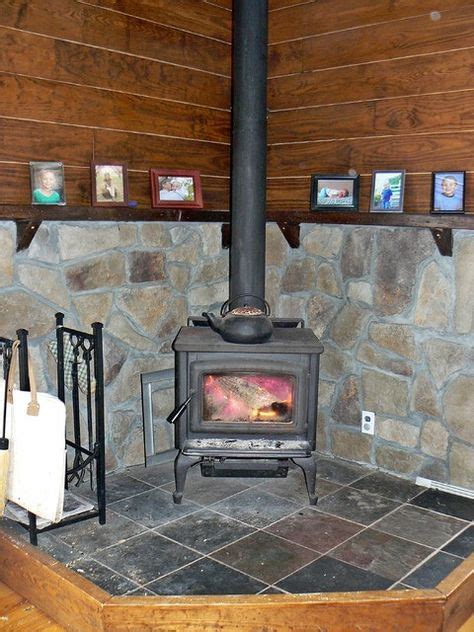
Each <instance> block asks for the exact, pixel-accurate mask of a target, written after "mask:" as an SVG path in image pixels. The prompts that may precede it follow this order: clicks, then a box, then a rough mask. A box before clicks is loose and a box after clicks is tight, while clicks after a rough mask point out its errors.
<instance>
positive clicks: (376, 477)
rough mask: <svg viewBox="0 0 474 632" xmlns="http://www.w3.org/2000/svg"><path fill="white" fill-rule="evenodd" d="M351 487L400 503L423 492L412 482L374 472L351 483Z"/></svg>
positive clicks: (421, 488)
mask: <svg viewBox="0 0 474 632" xmlns="http://www.w3.org/2000/svg"><path fill="white" fill-rule="evenodd" d="M351 487H355V488H356V489H360V490H361V491H363V492H369V493H371V494H377V495H378V496H383V497H384V498H390V500H396V501H398V502H402V503H405V502H407V501H408V500H411V499H412V498H414V497H415V496H417V495H418V494H420V493H421V492H422V491H424V488H423V487H420V486H419V485H415V483H413V482H412V481H406V480H404V479H403V478H397V477H396V476H389V475H388V474H384V473H383V472H374V473H373V474H369V476H364V478H361V479H359V480H357V481H355V482H353V483H351Z"/></svg>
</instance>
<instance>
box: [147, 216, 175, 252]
mask: <svg viewBox="0 0 474 632" xmlns="http://www.w3.org/2000/svg"><path fill="white" fill-rule="evenodd" d="M141 238H142V243H143V245H144V246H146V247H149V248H168V246H171V236H170V226H169V224H167V223H164V222H147V223H145V224H143V226H142V229H141Z"/></svg>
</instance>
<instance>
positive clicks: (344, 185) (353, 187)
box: [311, 173, 359, 211]
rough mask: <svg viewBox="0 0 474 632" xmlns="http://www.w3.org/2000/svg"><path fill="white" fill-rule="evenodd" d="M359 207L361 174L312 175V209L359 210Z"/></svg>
mask: <svg viewBox="0 0 474 632" xmlns="http://www.w3.org/2000/svg"><path fill="white" fill-rule="evenodd" d="M358 209H359V176H358V175H355V176H350V175H324V174H319V173H316V174H314V175H312V176H311V210H312V211H329V210H337V211H357V210H358Z"/></svg>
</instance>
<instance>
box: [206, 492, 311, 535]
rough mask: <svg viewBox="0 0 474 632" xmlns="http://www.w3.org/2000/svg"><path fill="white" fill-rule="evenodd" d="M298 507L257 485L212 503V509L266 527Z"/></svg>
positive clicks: (256, 525)
mask: <svg viewBox="0 0 474 632" xmlns="http://www.w3.org/2000/svg"><path fill="white" fill-rule="evenodd" d="M299 508H300V505H299V504H298V503H294V502H292V501H289V500H286V499H284V498H278V497H277V496H273V495H270V494H267V493H265V492H264V491H261V490H260V488H259V487H257V488H252V489H248V490H246V491H244V492H241V493H240V494H237V495H236V496H232V497H231V498H228V499H226V500H222V501H220V502H218V503H216V504H215V505H212V509H213V510H215V511H217V512H219V513H223V514H225V515H226V516H230V517H231V518H236V519H237V520H241V521H242V522H245V523H246V524H249V525H251V526H253V527H266V526H267V525H269V524H270V523H272V522H275V521H276V520H279V519H280V518H283V517H284V516H288V515H289V514H290V513H292V512H293V511H296V510H297V509H299Z"/></svg>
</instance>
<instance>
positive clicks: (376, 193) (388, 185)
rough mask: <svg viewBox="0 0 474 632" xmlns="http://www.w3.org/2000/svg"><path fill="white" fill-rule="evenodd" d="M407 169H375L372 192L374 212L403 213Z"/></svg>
mask: <svg viewBox="0 0 474 632" xmlns="http://www.w3.org/2000/svg"><path fill="white" fill-rule="evenodd" d="M404 188H405V171H404V170H403V169H400V170H399V171H374V172H373V174H372V191H371V194H370V211H371V212H372V213H403V191H404Z"/></svg>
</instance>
